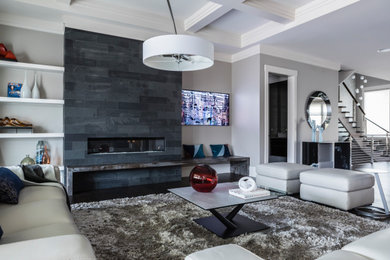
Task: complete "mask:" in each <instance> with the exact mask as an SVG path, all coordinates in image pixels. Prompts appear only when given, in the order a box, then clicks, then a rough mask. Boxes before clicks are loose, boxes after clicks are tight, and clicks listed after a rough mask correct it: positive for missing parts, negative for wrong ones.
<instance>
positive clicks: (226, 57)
mask: <svg viewBox="0 0 390 260" xmlns="http://www.w3.org/2000/svg"><path fill="white" fill-rule="evenodd" d="M214 60H217V61H222V62H228V63H233V61H232V55H231V54H228V53H222V52H215V53H214Z"/></svg>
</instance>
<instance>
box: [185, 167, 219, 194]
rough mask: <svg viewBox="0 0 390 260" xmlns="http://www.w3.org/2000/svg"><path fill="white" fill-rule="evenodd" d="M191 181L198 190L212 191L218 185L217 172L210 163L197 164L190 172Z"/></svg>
mask: <svg viewBox="0 0 390 260" xmlns="http://www.w3.org/2000/svg"><path fill="white" fill-rule="evenodd" d="M190 183H191V186H192V188H194V190H196V191H199V192H210V191H212V190H213V189H214V188H215V186H217V183H218V176H217V172H216V171H215V170H214V169H213V168H211V167H210V166H208V165H198V166H195V167H194V169H192V171H191V174H190Z"/></svg>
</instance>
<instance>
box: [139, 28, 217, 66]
mask: <svg viewBox="0 0 390 260" xmlns="http://www.w3.org/2000/svg"><path fill="white" fill-rule="evenodd" d="M143 63H144V64H145V65H146V66H149V67H151V68H155V69H160V70H169V71H192V70H201V69H206V68H209V67H211V66H212V65H213V64H214V45H213V44H212V43H211V42H208V41H206V40H203V39H201V38H198V37H195V36H190V35H181V34H172V35H162V36H157V37H153V38H150V39H148V40H146V41H145V42H144V44H143Z"/></svg>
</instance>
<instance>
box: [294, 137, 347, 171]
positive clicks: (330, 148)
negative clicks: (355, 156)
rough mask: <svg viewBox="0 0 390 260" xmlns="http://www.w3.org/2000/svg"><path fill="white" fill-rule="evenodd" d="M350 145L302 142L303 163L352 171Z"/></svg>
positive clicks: (343, 143)
mask: <svg viewBox="0 0 390 260" xmlns="http://www.w3.org/2000/svg"><path fill="white" fill-rule="evenodd" d="M350 162H351V147H350V143H345V142H336V143H318V142H302V163H303V164H306V165H312V164H317V165H318V167H320V168H322V167H325V168H330V167H332V168H339V169H350V166H351V163H350Z"/></svg>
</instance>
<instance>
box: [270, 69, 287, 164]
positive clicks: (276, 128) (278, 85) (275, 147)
mask: <svg viewBox="0 0 390 260" xmlns="http://www.w3.org/2000/svg"><path fill="white" fill-rule="evenodd" d="M268 87H269V97H268V98H269V100H268V104H269V107H268V118H269V124H268V133H269V135H268V138H269V140H268V143H269V151H268V162H270V163H271V162H287V130H288V129H287V110H288V107H287V76H286V75H280V74H276V73H269V77H268Z"/></svg>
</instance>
